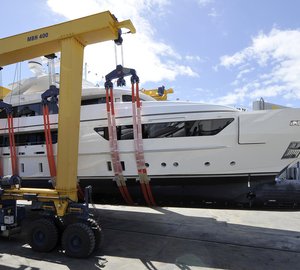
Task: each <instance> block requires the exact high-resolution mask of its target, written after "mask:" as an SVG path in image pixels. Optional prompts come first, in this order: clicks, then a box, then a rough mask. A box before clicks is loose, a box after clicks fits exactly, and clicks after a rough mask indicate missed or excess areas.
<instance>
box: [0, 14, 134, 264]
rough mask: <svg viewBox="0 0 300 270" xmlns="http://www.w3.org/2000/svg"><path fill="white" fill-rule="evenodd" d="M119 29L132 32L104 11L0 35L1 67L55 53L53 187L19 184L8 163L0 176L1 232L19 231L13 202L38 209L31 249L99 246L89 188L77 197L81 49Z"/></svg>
mask: <svg viewBox="0 0 300 270" xmlns="http://www.w3.org/2000/svg"><path fill="white" fill-rule="evenodd" d="M121 28H127V29H128V30H129V31H130V32H131V33H135V28H134V26H133V24H132V23H131V21H130V20H125V21H121V22H119V21H117V19H116V18H115V16H114V15H112V14H111V13H110V12H109V11H106V12H102V13H98V14H95V15H91V16H88V17H84V18H80V19H76V20H72V21H69V22H66V23H61V24H57V25H53V26H50V27H45V28H41V29H38V30H34V31H31V32H26V33H22V34H19V35H15V36H11V37H7V38H3V39H0V67H1V69H2V67H4V66H6V65H9V64H13V63H17V62H20V61H24V60H28V59H32V58H34V57H38V56H45V55H47V56H49V55H53V53H56V52H60V53H61V63H60V89H59V116H58V150H57V151H58V152H57V175H56V179H55V182H56V185H55V188H54V189H38V188H22V187H21V185H22V183H21V178H20V177H19V176H18V175H17V163H16V164H13V162H12V174H13V175H12V176H5V177H1V179H0V227H1V231H0V234H1V235H11V234H13V233H14V232H17V231H19V228H20V223H21V221H22V219H23V218H24V216H25V210H24V208H23V207H21V206H19V205H18V204H17V200H28V201H32V206H34V207H37V206H38V208H39V210H41V211H38V213H39V214H38V218H37V219H36V220H34V221H32V224H31V226H30V228H31V229H30V231H29V235H28V241H29V244H30V245H31V247H32V249H33V250H36V251H40V252H48V251H51V250H52V249H54V248H55V247H56V246H57V244H58V243H59V242H60V241H61V244H62V249H63V250H64V251H65V253H66V255H68V256H71V257H78V258H84V257H87V256H89V255H90V254H91V253H92V252H93V251H94V250H95V249H96V248H97V246H98V245H99V241H100V237H101V229H100V226H99V224H98V223H97V221H96V220H95V219H94V218H93V216H92V214H91V213H90V211H89V197H90V190H89V189H86V190H85V203H78V198H77V163H78V144H79V128H80V103H81V91H82V67H83V51H84V47H85V46H86V45H89V44H93V43H98V42H103V41H108V40H114V41H115V42H116V43H117V44H118V43H120V42H122V37H121ZM50 88H51V87H50ZM49 90H51V89H49ZM50 92H51V91H50ZM50 96H51V95H50ZM46 98H47V97H46ZM11 108H12V107H11V105H9V104H5V103H4V102H3V101H1V106H0V110H6V112H7V115H8V122H9V123H10V125H9V126H10V127H12V130H11V131H12V132H13V118H12V114H11ZM9 117H10V118H9ZM9 119H10V120H9ZM12 134H13V133H12ZM10 140H11V141H14V137H13V136H10ZM10 145H11V142H10ZM12 159H13V153H11V160H12ZM14 166H15V168H14Z"/></svg>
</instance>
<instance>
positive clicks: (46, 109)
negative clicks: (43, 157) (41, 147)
mask: <svg viewBox="0 0 300 270" xmlns="http://www.w3.org/2000/svg"><path fill="white" fill-rule="evenodd" d="M43 119H44V133H45V141H46V150H47V159H48V164H49V171H50V176H51V177H55V176H56V165H55V160H54V155H53V144H52V136H51V128H50V120H49V107H48V105H47V104H43Z"/></svg>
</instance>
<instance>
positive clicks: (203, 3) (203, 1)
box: [197, 0, 214, 7]
mask: <svg viewBox="0 0 300 270" xmlns="http://www.w3.org/2000/svg"><path fill="white" fill-rule="evenodd" d="M213 2H214V0H197V3H198V5H199V6H200V7H205V6H207V5H209V4H211V3H213Z"/></svg>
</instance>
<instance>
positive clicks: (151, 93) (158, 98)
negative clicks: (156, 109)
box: [142, 88, 174, 101]
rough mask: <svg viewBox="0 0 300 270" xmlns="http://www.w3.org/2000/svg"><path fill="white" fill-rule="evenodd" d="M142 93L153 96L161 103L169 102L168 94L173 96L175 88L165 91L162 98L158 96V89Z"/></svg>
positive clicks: (143, 90) (144, 90)
mask: <svg viewBox="0 0 300 270" xmlns="http://www.w3.org/2000/svg"><path fill="white" fill-rule="evenodd" d="M142 93H144V94H146V95H148V96H151V97H153V98H155V99H156V100H159V101H164V100H167V98H168V94H173V93H174V91H173V88H169V89H166V90H165V91H164V94H163V95H162V96H160V95H159V94H158V89H151V90H150V89H149V90H148V89H147V90H146V89H142Z"/></svg>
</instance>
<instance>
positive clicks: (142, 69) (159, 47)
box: [47, 0, 198, 83]
mask: <svg viewBox="0 0 300 270" xmlns="http://www.w3.org/2000/svg"><path fill="white" fill-rule="evenodd" d="M47 3H48V5H49V7H50V8H51V9H52V10H53V11H54V12H55V13H58V14H60V15H63V16H64V17H66V18H67V19H75V18H78V17H83V16H86V15H90V14H94V13H97V12H102V11H105V10H110V11H111V13H113V14H114V15H115V16H116V17H117V18H118V20H120V21H121V20H125V19H131V20H132V22H133V24H134V25H135V27H136V29H137V33H136V34H134V35H131V34H130V35H129V34H128V35H123V39H124V43H123V47H124V62H125V63H124V65H125V66H126V67H131V68H134V69H136V70H137V73H138V75H139V77H140V79H141V82H142V83H143V82H158V81H162V80H175V78H176V77H177V76H180V75H184V76H192V77H195V76H198V74H197V73H196V72H195V71H193V70H192V68H191V67H190V66H186V65H184V64H183V63H181V61H182V60H183V59H184V57H182V56H181V55H180V54H179V53H178V52H176V51H175V50H174V49H173V48H172V47H171V46H169V45H168V44H165V43H163V42H160V41H158V40H156V39H155V36H154V34H155V32H156V29H154V28H153V25H151V23H150V21H149V20H148V19H147V18H148V17H149V14H153V15H155V16H157V14H158V16H159V15H162V14H164V12H166V10H167V7H168V5H169V0H123V1H113V0H48V1H47ZM113 46H114V45H113V42H105V43H101V44H97V45H91V46H88V47H87V48H86V49H85V61H86V62H87V63H88V65H89V69H90V70H92V73H97V74H100V75H101V76H104V75H105V74H107V73H108V72H110V71H111V70H112V69H114V68H115V54H114V48H113ZM119 58H120V57H119ZM119 63H121V62H119Z"/></svg>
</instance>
